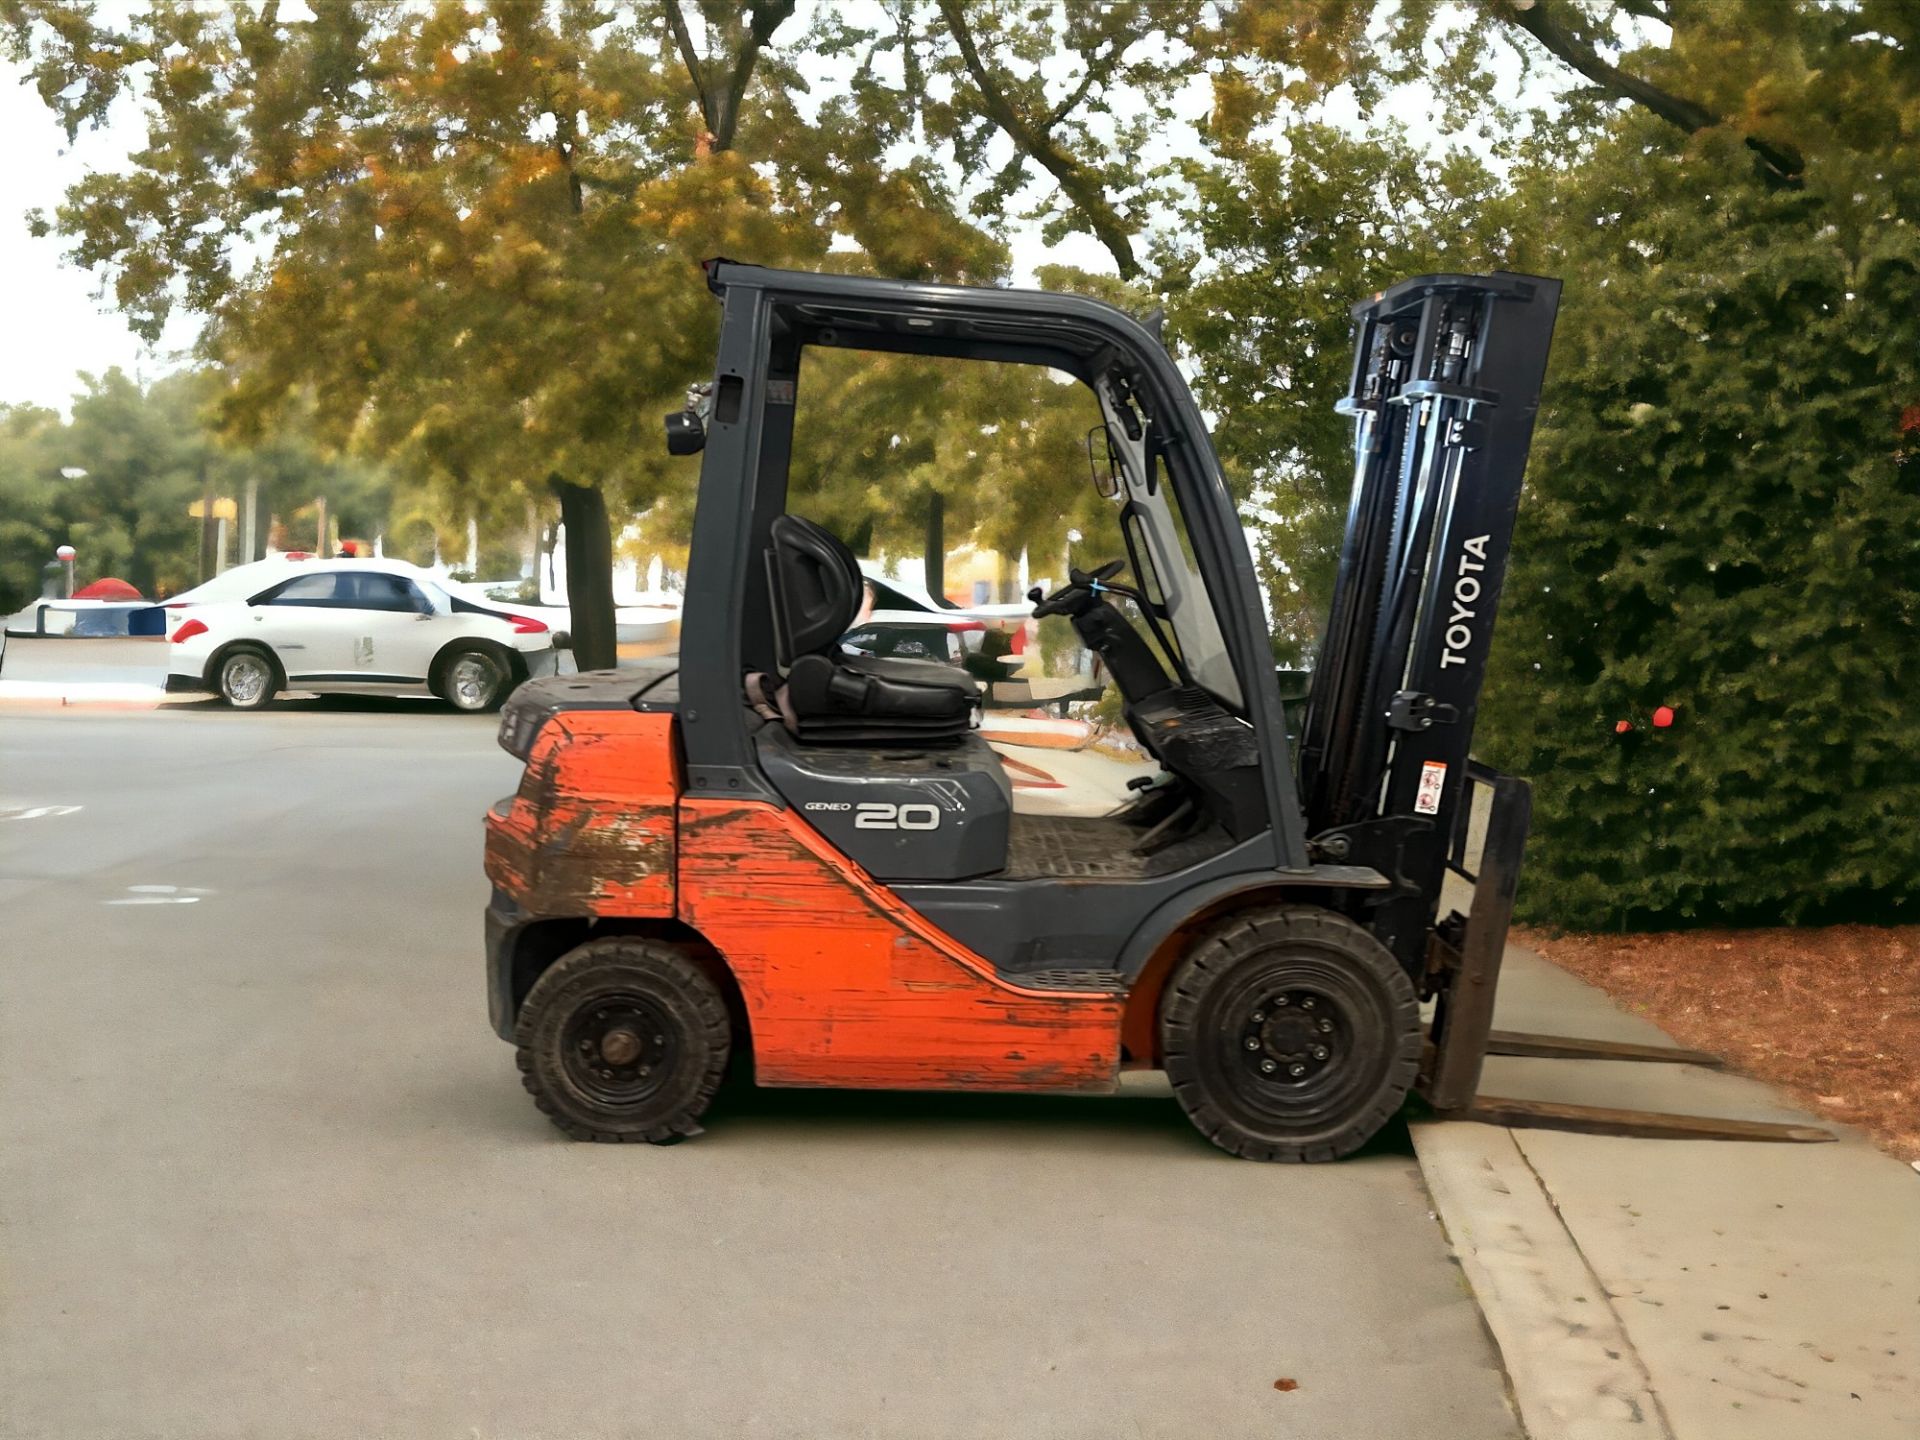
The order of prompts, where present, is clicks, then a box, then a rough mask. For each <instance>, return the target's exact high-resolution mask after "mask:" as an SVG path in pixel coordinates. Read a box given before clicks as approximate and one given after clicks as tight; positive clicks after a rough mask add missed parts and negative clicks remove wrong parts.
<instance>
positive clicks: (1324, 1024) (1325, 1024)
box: [1320, 1020, 1333, 1035]
mask: <svg viewBox="0 0 1920 1440" xmlns="http://www.w3.org/2000/svg"><path fill="white" fill-rule="evenodd" d="M1320 1033H1321V1034H1322V1035H1331V1034H1332V1033H1333V1022H1332V1021H1331V1020H1322V1021H1321V1022H1320Z"/></svg>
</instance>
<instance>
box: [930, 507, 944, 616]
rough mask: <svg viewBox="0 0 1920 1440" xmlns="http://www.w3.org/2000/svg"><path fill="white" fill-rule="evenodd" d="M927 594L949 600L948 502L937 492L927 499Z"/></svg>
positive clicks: (936, 599) (939, 599) (938, 598)
mask: <svg viewBox="0 0 1920 1440" xmlns="http://www.w3.org/2000/svg"><path fill="white" fill-rule="evenodd" d="M926 569H927V594H929V595H931V596H932V597H933V598H934V601H935V603H936V604H937V603H939V602H940V601H943V600H945V599H946V598H947V502H946V497H944V496H943V495H941V494H940V493H939V492H938V491H935V492H934V493H933V494H932V495H930V496H928V497H927V558H926Z"/></svg>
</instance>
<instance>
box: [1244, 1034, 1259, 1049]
mask: <svg viewBox="0 0 1920 1440" xmlns="http://www.w3.org/2000/svg"><path fill="white" fill-rule="evenodd" d="M1259 1048H1260V1042H1259V1041H1258V1040H1256V1039H1254V1038H1253V1036H1251V1035H1249V1036H1248V1037H1247V1049H1249V1050H1258V1049H1259Z"/></svg>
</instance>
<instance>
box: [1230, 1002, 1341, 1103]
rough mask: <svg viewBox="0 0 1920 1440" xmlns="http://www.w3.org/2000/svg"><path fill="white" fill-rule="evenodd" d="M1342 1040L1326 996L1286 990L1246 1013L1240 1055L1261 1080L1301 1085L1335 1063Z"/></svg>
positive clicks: (1332, 1008) (1336, 1019)
mask: <svg viewBox="0 0 1920 1440" xmlns="http://www.w3.org/2000/svg"><path fill="white" fill-rule="evenodd" d="M1344 1038H1345V1037H1344V1032H1343V1029H1342V1027H1341V1024H1340V1022H1339V1019H1338V1016H1337V1013H1336V1011H1335V1008H1334V1007H1333V1006H1332V1005H1330V1004H1328V1003H1327V1001H1326V999H1325V998H1324V997H1322V996H1319V995H1315V994H1313V993H1311V992H1308V991H1300V990H1285V991H1280V992H1278V993H1276V994H1272V995H1268V996H1267V997H1265V998H1264V999H1262V1000H1260V1001H1259V1002H1258V1003H1257V1004H1255V1005H1254V1007H1253V1008H1252V1009H1251V1010H1250V1011H1248V1012H1247V1014H1246V1015H1245V1017H1244V1022H1243V1025H1242V1027H1241V1038H1240V1055H1241V1057H1242V1060H1243V1062H1244V1063H1245V1064H1247V1065H1248V1066H1249V1067H1250V1068H1252V1070H1253V1071H1254V1072H1255V1073H1256V1074H1258V1075H1259V1076H1260V1077H1261V1078H1262V1079H1263V1080H1269V1081H1279V1082H1282V1083H1292V1084H1298V1083H1300V1082H1302V1081H1306V1080H1311V1079H1312V1078H1313V1077H1314V1076H1316V1075H1318V1074H1320V1073H1321V1072H1322V1071H1324V1070H1326V1069H1327V1067H1328V1066H1330V1065H1332V1064H1334V1063H1336V1062H1337V1061H1338V1059H1339V1057H1340V1054H1341V1052H1342V1050H1343V1049H1344V1048H1345V1046H1344Z"/></svg>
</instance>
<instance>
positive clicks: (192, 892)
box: [100, 885, 213, 905]
mask: <svg viewBox="0 0 1920 1440" xmlns="http://www.w3.org/2000/svg"><path fill="white" fill-rule="evenodd" d="M211 894H213V891H211V890H208V889H205V888H203V887H201V886H198V885H129V886H127V893H126V894H125V895H122V896H120V897H119V898H118V899H115V900H103V901H101V902H100V903H101V904H103V905H198V904H199V903H200V901H201V900H202V899H203V898H204V897H206V896H208V895H211Z"/></svg>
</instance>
